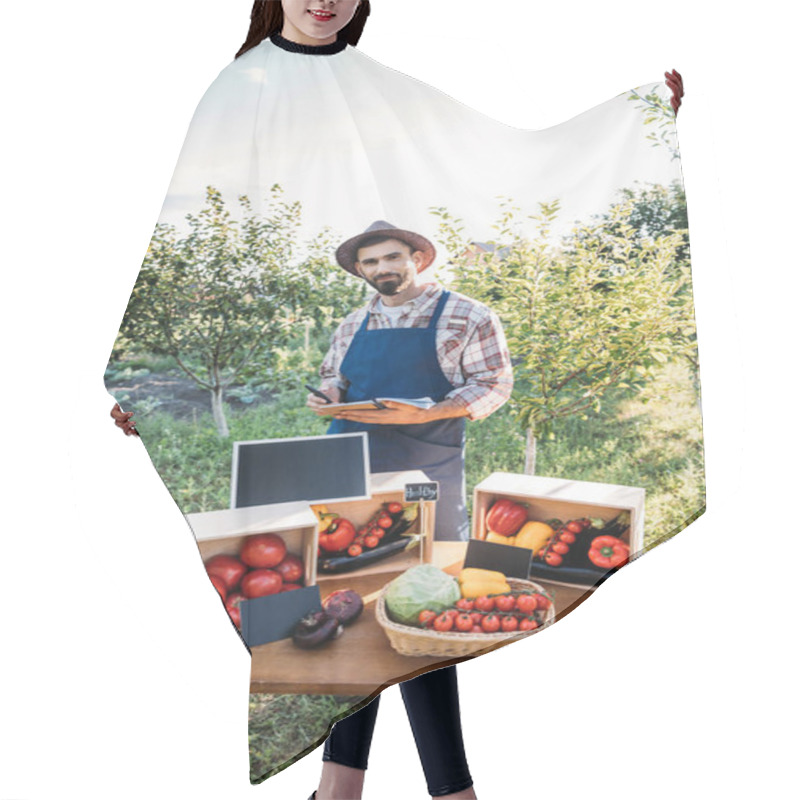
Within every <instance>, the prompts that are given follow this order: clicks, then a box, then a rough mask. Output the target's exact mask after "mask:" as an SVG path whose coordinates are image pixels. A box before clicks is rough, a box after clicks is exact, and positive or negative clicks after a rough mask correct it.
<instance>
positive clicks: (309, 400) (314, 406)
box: [306, 386, 342, 415]
mask: <svg viewBox="0 0 800 800" xmlns="http://www.w3.org/2000/svg"><path fill="white" fill-rule="evenodd" d="M321 391H322V393H323V394H324V395H327V396H328V397H330V399H331V400H333V402H334V403H339V402H341V399H342V390H341V389H340V388H339V387H338V386H331V387H330V388H329V389H324V390H321ZM306 405H307V406H308V407H309V408H310V409H311V410H312V411H316V412H317V414H322V415H325V412H324V411H322V409H324V408H325V406H327V405H328V404H327V403H326V402H325V401H324V400H323V399H322V398H321V397H317V396H316V395H315V394H311V392H309V393H308V395H307V396H306Z"/></svg>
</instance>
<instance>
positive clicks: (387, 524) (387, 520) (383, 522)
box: [378, 517, 394, 528]
mask: <svg viewBox="0 0 800 800" xmlns="http://www.w3.org/2000/svg"><path fill="white" fill-rule="evenodd" d="M392 525H394V520H393V519H392V518H391V517H378V526H379V527H381V528H391V527H392Z"/></svg>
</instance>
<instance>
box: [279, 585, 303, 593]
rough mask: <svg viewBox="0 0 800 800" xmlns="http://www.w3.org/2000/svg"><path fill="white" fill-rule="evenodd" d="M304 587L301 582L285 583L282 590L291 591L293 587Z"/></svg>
mask: <svg viewBox="0 0 800 800" xmlns="http://www.w3.org/2000/svg"><path fill="white" fill-rule="evenodd" d="M302 588H303V587H302V586H301V585H300V584H299V583H284V584H283V586H281V591H282V592H291V591H292V589H302Z"/></svg>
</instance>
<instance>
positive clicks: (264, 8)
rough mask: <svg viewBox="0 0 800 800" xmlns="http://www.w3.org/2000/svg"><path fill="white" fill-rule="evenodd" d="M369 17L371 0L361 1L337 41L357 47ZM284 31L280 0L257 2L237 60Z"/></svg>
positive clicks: (257, 0)
mask: <svg viewBox="0 0 800 800" xmlns="http://www.w3.org/2000/svg"><path fill="white" fill-rule="evenodd" d="M368 16H369V0H361V2H360V3H359V5H358V8H357V9H356V13H355V14H354V15H353V19H351V20H350V22H348V23H347V25H345V26H344V28H342V29H341V30H340V31H339V33H338V35H337V37H336V38H337V39H345V40H346V41H347V43H348V44H350V45H353V47H355V46H356V45H357V44H358V40H359V39H360V38H361V32H362V31H363V30H364V25H365V24H366V22H367V17H368ZM282 30H283V6H282V5H281V3H280V0H255V2H254V3H253V10H252V11H251V12H250V30H249V31H248V32H247V38H246V39H245V41H244V44H243V45H242V46H241V47H240V48H239V52H238V53H237V54H236V56H235V58H239V56H241V55H243V54H244V53H246V52H247V51H248V50H252V49H253V48H254V47H255V46H256V45H258V44H261V42H263V41H264V39H266V38H267V37H269V36H272V34H274V33H280V32H281V31H282Z"/></svg>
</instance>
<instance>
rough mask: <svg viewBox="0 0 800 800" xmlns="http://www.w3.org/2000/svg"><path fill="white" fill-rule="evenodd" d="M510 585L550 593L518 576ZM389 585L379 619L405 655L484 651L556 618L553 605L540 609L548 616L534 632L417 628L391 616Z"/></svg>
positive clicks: (377, 613) (380, 604) (379, 603)
mask: <svg viewBox="0 0 800 800" xmlns="http://www.w3.org/2000/svg"><path fill="white" fill-rule="evenodd" d="M507 580H508V585H509V586H510V587H511V590H512V591H517V592H538V593H539V594H547V592H545V590H544V589H543V588H542V587H541V586H539V584H538V583H533V581H523V580H520V579H518V578H508V579H507ZM387 589H388V584H387V585H386V586H384V587H383V590H382V591H381V594H380V597H379V598H378V601H377V603H376V606H375V618H376V619H377V620H378V623H379V624H380V626H381V627H382V628H383V630H384V631H385V632H386V635H387V636H388V637H389V643H390V644H391V645H392V647H393V648H394V649H395V650H396V651H397V652H398V653H400V654H401V655H404V656H450V657H453V658H456V657H459V656H468V655H470V653H476V652H478V651H479V650H484V649H486V648H487V647H490V646H491V645H494V644H497V643H499V642H507V641H510V640H513V639H522V638H523V637H525V636H529V635H530V634H532V633H536V632H537V631H540V630H542V629H543V628H545V627H547V626H548V625H550V623H552V622H553V621H554V620H555V617H556V611H555V608H554V606H553V605H552V604H551V605H550V608H548V609H547V611H544V612H541V611H539V612H536V614H537V618H538V617H540V616H542V615H543V616H544V620H543V622H542V624H541V625H540V626H539V627H538V628H536V629H535V630H532V631H521V632H520V631H514V632H511V633H454V632H452V631H447V632H442V631H435V630H432V629H429V628H415V627H413V626H411V625H401V624H400V623H398V622H394V621H393V620H391V619H390V618H389V615H388V613H387V611H386V591H387Z"/></svg>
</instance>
